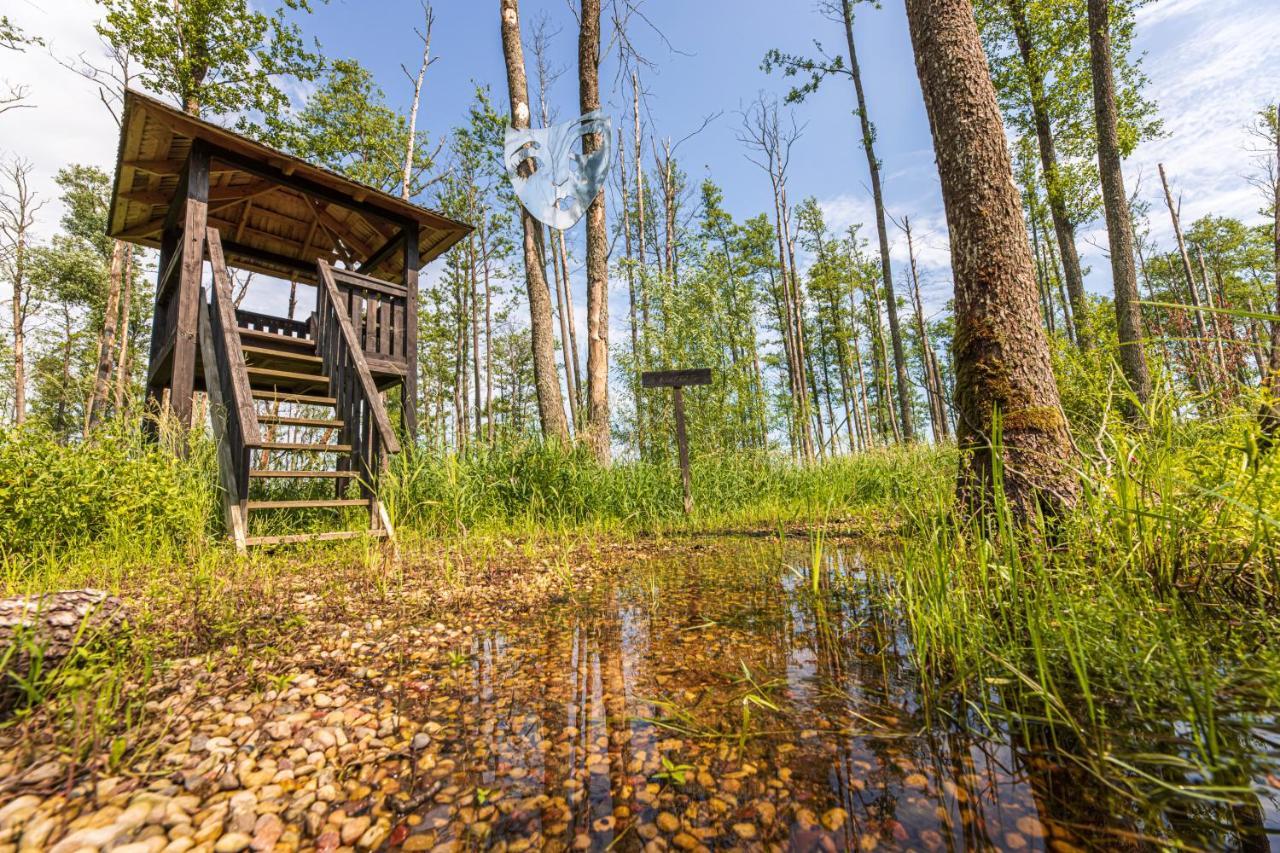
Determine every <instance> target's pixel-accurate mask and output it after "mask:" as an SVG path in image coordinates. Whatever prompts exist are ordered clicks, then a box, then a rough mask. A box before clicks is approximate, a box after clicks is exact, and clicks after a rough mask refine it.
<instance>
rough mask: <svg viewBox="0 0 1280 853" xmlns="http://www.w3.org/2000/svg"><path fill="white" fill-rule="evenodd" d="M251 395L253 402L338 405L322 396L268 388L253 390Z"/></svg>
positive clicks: (333, 399)
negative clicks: (276, 401)
mask: <svg viewBox="0 0 1280 853" xmlns="http://www.w3.org/2000/svg"><path fill="white" fill-rule="evenodd" d="M252 393H253V397H254V399H255V400H273V401H274V400H278V401H280V402H281V403H299V404H305V405H308V406H336V405H337V404H338V401H337V400H336V399H335V398H333V397H327V396H324V395H322V394H298V393H295V392H293V391H273V390H271V389H268V388H254V389H253V391H252ZM255 417H256V413H255Z"/></svg>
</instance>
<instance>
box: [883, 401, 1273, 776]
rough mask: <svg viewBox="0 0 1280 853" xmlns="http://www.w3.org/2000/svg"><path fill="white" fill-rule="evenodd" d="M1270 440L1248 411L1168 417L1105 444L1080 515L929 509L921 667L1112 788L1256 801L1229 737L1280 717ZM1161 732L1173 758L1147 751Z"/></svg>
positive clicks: (913, 611) (913, 617) (919, 609)
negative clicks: (1147, 736)
mask: <svg viewBox="0 0 1280 853" xmlns="http://www.w3.org/2000/svg"><path fill="white" fill-rule="evenodd" d="M1255 432H1256V425H1255V423H1254V421H1253V419H1252V418H1251V417H1250V416H1248V415H1247V414H1243V413H1242V414H1240V415H1239V416H1237V417H1230V418H1224V419H1219V420H1216V421H1212V422H1204V421H1199V422H1192V423H1187V422H1184V421H1177V420H1174V419H1172V418H1168V417H1160V416H1159V414H1158V413H1155V412H1153V417H1152V418H1151V421H1150V428H1149V429H1148V430H1146V431H1145V432H1135V431H1130V430H1125V429H1115V430H1108V431H1106V432H1105V433H1099V437H1098V439H1097V441H1096V442H1095V443H1094V445H1093V446H1092V447H1091V448H1090V451H1091V452H1089V453H1088V454H1086V456H1085V458H1084V460H1083V462H1082V464H1084V465H1086V466H1087V470H1086V472H1085V474H1086V476H1085V477H1084V481H1085V483H1086V488H1085V491H1084V495H1083V498H1082V501H1081V505H1080V507H1079V509H1078V511H1077V512H1075V513H1074V514H1073V515H1072V516H1070V517H1068V518H1066V519H1060V520H1058V521H1056V522H1055V523H1054V524H1053V525H1052V526H1049V525H1046V526H1044V527H1042V528H1041V529H1039V530H1037V531H1032V532H1030V533H1026V532H1023V533H1017V532H1014V531H1013V528H1012V524H1011V523H1010V519H1009V516H1008V508H1007V507H1005V506H1003V505H997V506H996V508H995V514H994V516H993V517H991V518H987V519H982V520H968V521H965V520H958V519H956V518H954V517H952V516H950V515H949V514H947V513H946V512H945V511H943V510H942V509H941V508H939V507H927V506H919V507H914V508H913V509H912V514H913V526H914V532H913V534H912V535H910V536H908V537H905V538H904V539H903V540H902V553H901V560H900V561H899V562H898V564H897V565H895V566H893V567H892V568H890V569H887V570H886V573H887V574H888V575H889V578H887V583H886V586H887V587H888V588H890V589H892V596H893V598H894V599H896V602H897V604H898V605H899V607H900V608H901V610H902V612H903V613H904V614H905V617H906V619H907V622H908V624H909V627H910V632H911V636H912V641H913V654H914V655H915V657H916V662H917V664H918V665H919V667H920V668H921V669H922V671H923V672H925V673H927V674H928V676H929V677H930V678H931V679H938V680H941V681H943V682H945V683H947V684H949V685H951V686H952V687H953V688H954V687H956V686H957V685H958V686H959V687H960V688H961V689H962V690H964V691H965V692H966V694H967V695H968V696H969V697H970V702H971V705H972V706H973V707H975V708H978V709H980V712H981V715H982V716H983V717H984V718H985V719H989V720H997V721H1002V723H1003V724H1008V725H1016V726H1018V727H1019V728H1020V729H1022V730H1024V731H1025V730H1026V724H1027V722H1028V721H1036V722H1038V723H1044V724H1047V725H1048V726H1049V728H1050V730H1055V731H1058V732H1059V733H1061V734H1063V735H1064V736H1066V737H1067V739H1069V740H1070V741H1071V742H1072V743H1073V744H1075V745H1076V747H1075V752H1076V755H1075V759H1076V760H1078V761H1080V762H1082V763H1083V764H1084V765H1085V766H1086V768H1087V769H1089V770H1090V771H1092V772H1094V773H1095V774H1096V775H1097V776H1099V777H1100V778H1104V779H1107V780H1108V781H1109V782H1111V783H1113V784H1125V785H1129V786H1131V787H1135V788H1143V789H1144V790H1147V791H1148V792H1150V790H1151V789H1152V788H1160V787H1162V786H1169V785H1173V784H1174V783H1172V782H1170V781H1169V779H1170V778H1174V777H1176V779H1177V780H1178V781H1177V782H1176V786H1177V787H1178V788H1179V789H1180V791H1181V793H1183V794H1185V793H1188V792H1190V793H1191V794H1192V795H1194V796H1205V797H1213V798H1221V799H1228V800H1230V799H1231V798H1232V797H1234V796H1236V795H1239V794H1241V793H1243V792H1245V791H1247V784H1245V783H1247V781H1248V779H1249V776H1250V774H1251V772H1252V771H1253V770H1256V768H1252V769H1251V768H1250V767H1248V766H1241V765H1240V756H1241V755H1248V754H1249V750H1248V749H1242V748H1239V747H1237V748H1234V749H1228V748H1225V747H1224V739H1231V738H1235V739H1237V740H1240V739H1244V740H1247V739H1249V738H1250V737H1251V735H1250V733H1249V724H1250V721H1252V720H1268V719H1272V720H1273V719H1274V715H1276V714H1277V713H1280V640H1277V639H1276V638H1277V637H1278V636H1280V614H1278V612H1277V608H1276V605H1277V603H1278V602H1280V550H1278V545H1280V540H1278V539H1277V532H1278V530H1280V527H1278V525H1280V459H1277V458H1275V456H1274V455H1270V456H1268V455H1262V454H1259V453H1258V452H1257V450H1256V442H1255V441H1254V440H1253V436H1254V434H1255ZM1002 685H1011V687H1009V688H1005V687H1002ZM1228 722H1229V723H1230V724H1229V725H1228V724H1226V723H1228ZM1117 723H1122V724H1123V725H1117ZM1148 723H1150V726H1151V728H1152V729H1153V730H1155V729H1160V730H1162V731H1164V736H1166V737H1167V738H1168V743H1167V751H1162V752H1160V753H1159V754H1146V753H1143V754H1130V753H1131V752H1132V751H1133V747H1132V745H1131V744H1127V743H1126V740H1125V733H1126V732H1132V731H1133V730H1134V728H1135V727H1139V726H1147V725H1148ZM1224 756H1233V757H1232V758H1230V759H1225V758H1224ZM1117 780H1118V781H1117ZM1242 786H1243V787H1242Z"/></svg>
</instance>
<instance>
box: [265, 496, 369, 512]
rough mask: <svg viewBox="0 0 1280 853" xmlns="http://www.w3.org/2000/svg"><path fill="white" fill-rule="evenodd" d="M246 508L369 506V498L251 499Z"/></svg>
mask: <svg viewBox="0 0 1280 853" xmlns="http://www.w3.org/2000/svg"><path fill="white" fill-rule="evenodd" d="M245 506H246V508H247V509H248V510H249V511H250V512H253V511H254V510H255V509H331V508H335V507H343V506H362V507H368V506H369V500H368V498H336V499H333V498H331V499H329V500H310V499H308V500H299V501H249V502H248V503H247V504H246V505H245Z"/></svg>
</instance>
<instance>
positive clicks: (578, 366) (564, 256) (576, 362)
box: [555, 231, 583, 415]
mask: <svg viewBox="0 0 1280 853" xmlns="http://www.w3.org/2000/svg"><path fill="white" fill-rule="evenodd" d="M555 242H556V246H557V250H558V251H559V252H560V274H561V275H563V276H564V299H565V305H566V306H567V309H568V311H569V355H570V356H571V357H572V358H573V377H574V381H575V382H577V383H578V384H577V387H575V388H574V389H573V390H574V395H575V397H576V399H577V400H578V404H579V408H578V413H579V415H581V413H582V408H581V404H582V391H583V388H582V362H581V360H580V359H581V356H580V355H579V350H578V312H577V311H575V310H573V288H572V287H570V286H569V250H568V248H567V246H566V244H565V239H564V232H563V231H556V232H555Z"/></svg>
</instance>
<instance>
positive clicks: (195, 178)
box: [169, 140, 209, 429]
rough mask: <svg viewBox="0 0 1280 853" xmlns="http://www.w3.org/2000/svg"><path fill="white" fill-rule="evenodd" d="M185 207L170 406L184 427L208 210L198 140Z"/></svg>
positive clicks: (205, 155)
mask: <svg viewBox="0 0 1280 853" xmlns="http://www.w3.org/2000/svg"><path fill="white" fill-rule="evenodd" d="M185 183H186V210H185V215H184V216H183V221H182V235H181V237H180V238H179V239H180V241H181V245H182V267H181V269H180V270H179V273H178V275H179V278H178V291H177V293H176V294H175V296H174V297H173V299H174V303H176V304H175V306H174V307H176V310H177V312H178V313H177V328H176V332H175V334H176V339H175V340H174V346H173V378H172V382H171V385H170V389H171V390H170V394H169V406H170V408H171V409H172V410H173V414H174V416H175V417H177V419H178V423H180V424H181V425H182V427H183V428H184V429H190V428H191V396H192V393H193V392H194V391H195V381H196V380H195V375H196V325H197V322H198V321H199V300H200V278H201V272H202V271H203V269H204V241H205V227H206V222H207V219H208V212H209V152H208V150H207V149H206V148H205V146H204V144H203V143H201V142H199V141H198V140H197V141H196V142H195V143H193V144H192V146H191V153H190V155H188V157H187V176H186V181H185Z"/></svg>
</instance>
